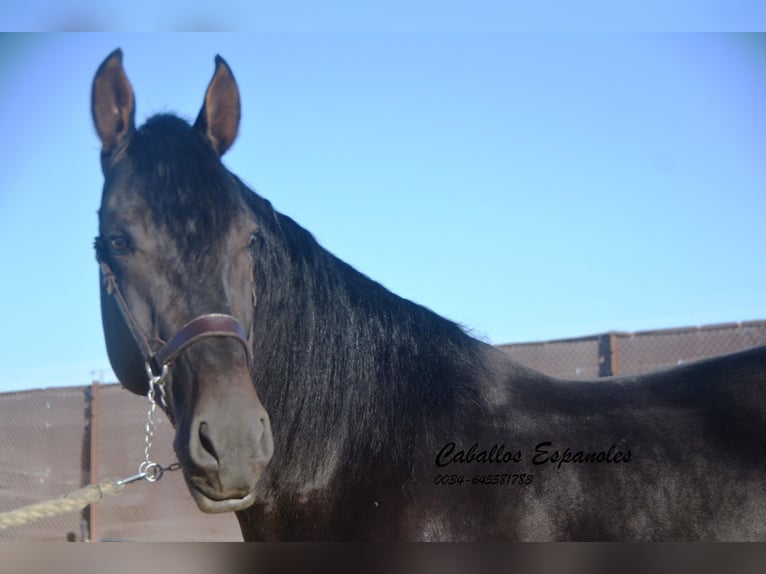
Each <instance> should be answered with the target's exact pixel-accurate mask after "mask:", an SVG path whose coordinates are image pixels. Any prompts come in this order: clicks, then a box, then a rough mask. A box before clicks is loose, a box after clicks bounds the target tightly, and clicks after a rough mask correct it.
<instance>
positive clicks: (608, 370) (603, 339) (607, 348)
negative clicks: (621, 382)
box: [598, 333, 619, 377]
mask: <svg viewBox="0 0 766 574" xmlns="http://www.w3.org/2000/svg"><path fill="white" fill-rule="evenodd" d="M618 372H619V369H618V366H617V333H604V334H603V335H599V336H598V376H599V377H613V376H615V375H617V373H618Z"/></svg>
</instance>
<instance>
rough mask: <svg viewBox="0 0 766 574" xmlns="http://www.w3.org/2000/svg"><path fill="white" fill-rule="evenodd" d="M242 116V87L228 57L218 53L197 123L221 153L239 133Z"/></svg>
mask: <svg viewBox="0 0 766 574" xmlns="http://www.w3.org/2000/svg"><path fill="white" fill-rule="evenodd" d="M239 117H240V106H239V89H238V88H237V82H236V81H234V74H232V73H231V69H230V68H229V65H228V64H227V63H226V61H225V60H224V59H223V58H221V56H216V57H215V73H214V74H213V79H212V80H210V85H208V87H207V92H206V93H205V101H204V103H203V104H202V109H201V110H200V112H199V115H198V116H197V121H195V122H194V127H195V128H196V129H198V130H200V131H201V132H202V133H203V134H204V135H205V137H207V139H208V140H209V141H210V143H211V144H212V146H213V148H214V149H215V151H217V152H218V155H223V154H224V153H225V152H226V150H227V149H229V148H230V147H231V144H233V143H234V139H235V138H236V137H237V130H238V129H239Z"/></svg>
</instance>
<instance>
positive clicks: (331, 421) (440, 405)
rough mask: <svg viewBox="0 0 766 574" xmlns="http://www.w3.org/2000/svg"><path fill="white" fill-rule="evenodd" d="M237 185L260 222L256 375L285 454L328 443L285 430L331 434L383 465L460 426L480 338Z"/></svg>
mask: <svg viewBox="0 0 766 574" xmlns="http://www.w3.org/2000/svg"><path fill="white" fill-rule="evenodd" d="M240 186H241V189H242V192H243V194H244V195H245V197H246V200H247V202H248V205H249V206H250V208H251V210H252V211H253V213H254V214H256V217H257V219H258V221H259V222H261V224H262V225H263V228H262V232H261V234H260V235H259V237H258V239H257V241H256V242H255V243H254V245H253V257H254V260H255V261H256V265H255V288H256V296H257V298H258V303H257V305H256V307H255V318H254V324H255V331H256V332H255V342H254V349H253V350H254V356H255V357H257V359H256V361H257V362H258V363H259V365H258V366H256V368H255V373H254V381H255V385H256V388H257V390H258V393H259V395H260V396H261V398H262V400H263V402H264V405H265V406H266V408H267V409H268V411H269V413H270V415H271V417H272V422H273V424H274V426H275V428H279V429H280V430H281V431H282V433H283V436H282V437H279V436H277V437H275V440H277V442H278V443H279V442H280V438H281V439H282V440H281V442H282V444H281V445H280V446H281V447H282V448H283V449H285V450H286V452H284V455H285V456H286V457H288V458H289V457H293V456H295V457H297V456H300V457H301V459H302V460H303V461H304V462H306V463H309V464H306V465H305V467H309V466H311V463H312V462H313V461H322V460H326V457H327V456H328V452H327V450H326V445H325V444H324V441H322V439H318V440H317V441H316V442H312V443H311V444H305V443H304V444H298V443H296V442H294V441H292V440H291V437H298V436H303V437H305V436H313V437H328V439H327V440H328V441H330V442H333V443H335V444H338V443H340V444H344V445H345V448H346V452H344V453H343V455H341V456H343V457H344V458H343V460H346V461H354V460H359V459H360V457H365V459H366V460H367V461H368V462H369V461H370V460H385V461H387V464H388V465H389V466H390V465H391V464H392V463H396V462H400V463H402V462H403V461H406V460H409V459H410V458H411V457H410V454H411V452H412V449H413V448H419V449H422V448H427V445H428V444H430V443H431V442H433V440H431V435H432V434H434V433H438V434H440V437H439V440H443V438H444V437H443V435H442V433H443V432H451V431H454V432H458V428H457V426H456V425H457V424H458V423H457V421H462V420H466V419H469V420H470V417H467V416H466V415H467V414H468V413H469V412H470V411H471V409H472V408H473V407H472V405H476V404H478V403H479V402H481V397H480V395H481V392H480V386H479V383H478V380H479V377H481V376H485V373H483V371H482V369H483V368H484V367H482V366H481V365H482V364H483V363H482V360H481V358H480V354H481V350H482V348H483V347H484V344H483V343H480V342H479V341H477V340H475V339H473V338H471V337H470V336H468V335H467V334H466V333H465V332H464V331H463V329H462V328H461V327H460V326H458V325H457V324H455V323H454V322H452V321H449V320H447V319H445V318H443V317H441V316H439V315H437V314H436V313H434V312H432V311H430V310H429V309H427V308H425V307H423V306H421V305H418V304H416V303H413V302H411V301H409V300H407V299H404V298H402V297H399V296H397V295H395V294H393V293H392V292H390V291H389V290H387V289H386V288H385V287H383V286H382V285H380V284H379V283H377V282H375V281H373V280H372V279H370V278H368V277H367V276H365V275H363V274H362V273H360V272H359V271H357V270H356V269H354V268H353V267H351V266H350V265H348V264H347V263H345V262H343V261H342V260H340V259H338V258H337V257H335V256H334V255H332V254H331V253H330V252H328V251H327V250H325V249H324V248H323V247H322V246H320V245H319V243H318V242H317V241H316V239H315V238H314V237H313V236H312V235H311V233H309V232H308V231H307V230H305V229H304V228H303V227H301V226H300V225H298V224H297V223H296V222H295V221H293V220H292V219H291V218H289V217H287V216H285V215H282V214H280V213H278V212H277V211H275V210H274V209H273V208H272V207H271V204H270V203H269V202H268V201H266V200H264V199H262V198H261V197H260V196H258V195H257V194H256V193H255V192H253V191H251V190H250V189H248V188H247V187H246V186H245V185H244V184H242V183H241V182H240ZM405 413H406V415H405ZM283 416H284V417H286V418H285V419H282V418H281V417H283ZM287 417H289V418H287ZM329 437H332V438H329ZM424 441H425V442H424ZM416 442H417V444H414V443H416ZM335 454H336V455H337V454H338V453H335ZM329 458H330V459H332V458H333V457H332V453H330V456H329ZM317 464H321V463H319V462H318V463H317ZM293 466H294V467H295V468H299V467H301V465H293ZM303 478H305V477H303Z"/></svg>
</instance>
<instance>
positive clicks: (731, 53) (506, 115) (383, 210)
mask: <svg viewBox="0 0 766 574" xmlns="http://www.w3.org/2000/svg"><path fill="white" fill-rule="evenodd" d="M443 17H445V18H446V16H443ZM451 23H452V24H453V26H451V27H450V26H447V25H445V26H441V27H437V28H438V30H439V31H433V30H407V29H404V30H399V31H395V32H392V31H386V30H377V31H367V32H365V33H363V31H362V29H361V28H359V29H357V31H349V30H351V29H354V26H347V27H345V28H344V29H342V30H336V31H332V30H327V29H325V30H324V31H311V27H310V26H309V25H308V23H306V25H305V26H296V27H293V28H292V29H291V30H282V31H272V32H262V33H260V34H242V35H232V34H222V35H217V34H204V35H200V34H174V35H170V34H157V35H152V34H141V35H131V34H90V35H76V34H54V35H44V36H21V37H19V36H0V126H2V135H3V137H2V138H0V158H2V169H0V264H1V265H2V267H1V268H2V269H3V272H2V277H3V278H2V281H0V305H1V306H2V316H3V323H2V325H3V328H2V329H0V392H1V391H8V390H14V389H22V388H34V387H41V386H42V387H49V386H59V385H75V384H87V383H88V382H89V381H90V380H91V378H93V377H94V376H96V377H99V376H101V374H100V372H101V371H103V377H104V379H106V380H108V381H110V380H114V379H113V375H112V374H111V371H110V370H109V364H108V360H107V358H106V352H105V349H104V344H103V338H102V332H101V323H100V316H99V302H98V269H97V266H96V263H95V259H94V256H93V251H92V240H93V237H94V236H95V234H96V229H97V220H96V210H97V208H98V205H99V200H100V193H101V185H102V180H101V173H100V168H99V162H98V154H99V142H98V140H97V138H96V136H95V133H94V131H93V128H92V123H91V118H90V110H89V97H90V83H91V80H92V76H93V73H94V72H95V70H96V68H97V66H98V65H99V63H100V62H101V61H102V59H103V58H104V57H105V56H106V55H107V54H108V53H109V52H110V51H111V50H112V49H114V48H116V47H118V46H119V47H121V48H122V49H123V51H124V64H125V68H126V70H127V73H128V76H129V78H130V80H131V82H132V84H133V87H134V89H135V92H136V98H137V106H138V110H137V119H138V121H139V122H143V120H144V119H145V118H146V117H148V116H149V115H151V114H152V113H154V112H158V111H176V112H178V113H179V114H180V115H182V116H184V117H186V118H188V119H193V118H194V117H195V116H196V114H197V112H198V110H199V107H200V105H201V102H202V96H203V93H204V89H205V87H206V85H207V82H208V81H209V79H210V76H211V75H212V72H213V57H214V56H215V54H217V53H219V54H221V55H222V56H223V57H224V58H226V60H227V61H228V62H229V64H230V66H231V67H232V69H233V71H234V74H235V76H236V78H237V81H238V83H239V85H240V91H241V95H242V100H243V120H242V125H241V128H240V135H239V139H238V141H237V142H236V143H235V145H234V147H233V148H232V149H231V150H230V152H228V153H227V154H226V156H225V158H224V159H225V163H226V164H227V165H228V167H229V168H230V169H231V170H232V171H233V172H235V173H237V174H238V175H239V176H240V177H241V178H242V179H243V180H244V181H245V182H247V183H248V184H249V185H250V186H251V187H254V188H255V189H256V190H258V191H259V192H260V193H261V194H262V195H263V196H265V197H267V198H268V199H270V200H271V201H272V202H273V203H274V205H275V207H276V208H277V209H278V210H280V211H282V212H284V213H286V214H288V215H290V216H291V217H293V218H294V219H296V220H297V221H298V222H299V223H301V224H302V225H303V226H305V227H306V228H307V229H309V230H311V231H312V232H313V233H314V234H315V236H316V237H317V239H318V240H319V241H320V242H321V243H322V244H323V245H324V246H326V247H327V248H328V249H330V250H331V251H332V252H334V253H335V254H336V255H338V256H339V257H341V258H343V259H345V260H346V261H348V262H349V263H351V264H353V265H354V266H356V267H357V268H358V269H359V270H361V271H362V272H364V273H366V274H367V275H369V276H370V277H372V278H374V279H376V280H378V281H380V282H381V283H383V284H384V285H386V286H387V287H388V288H390V289H391V290H393V291H394V292H396V293H398V294H400V295H403V296H405V297H407V298H410V299H413V300H415V301H417V302H419V303H422V304H424V305H426V306H428V307H430V308H431V309H433V310H434V311H436V312H438V313H440V314H443V315H445V316H447V317H449V318H451V319H453V320H456V321H458V322H460V323H461V324H463V325H465V326H466V328H467V329H469V330H470V331H471V332H473V333H474V334H475V335H476V336H478V337H480V338H482V339H485V340H487V341H490V342H492V343H506V342H521V341H529V340H541V339H553V338H561V337H572V336H579V335H588V334H593V333H598V332H604V331H608V330H612V329H614V330H625V331H635V330H642V329H651V328H663V327H675V326H686V325H701V324H710V323H717V322H728V321H744V320H752V319H764V318H766V309H764V293H766V260H765V258H764V255H763V249H764V247H763V246H764V245H766V225H764V216H765V214H766V193H764V192H765V190H766V37H764V36H762V35H746V34H732V35H716V34H628V35H626V34H619V33H598V34H589V35H585V34H566V33H545V34H528V33H527V34H511V33H508V32H501V31H499V30H497V29H494V28H493V27H492V26H488V28H487V30H485V31H484V32H481V33H480V32H478V31H471V30H470V29H468V30H461V29H460V26H459V25H457V23H456V22H455V21H451ZM395 28H396V26H391V29H395ZM404 28H406V27H404ZM466 28H470V27H466ZM274 29H275V30H276V29H278V27H275V28H274ZM316 29H317V30H319V29H323V27H322V26H321V25H317V26H316Z"/></svg>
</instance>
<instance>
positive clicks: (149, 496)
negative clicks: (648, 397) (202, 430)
mask: <svg viewBox="0 0 766 574" xmlns="http://www.w3.org/2000/svg"><path fill="white" fill-rule="evenodd" d="M761 344H766V321H752V322H748V323H736V324H726V325H714V326H709V327H701V328H687V329H669V330H661V331H644V332H639V333H606V334H602V335H594V336H591V337H581V338H577V339H564V340H554V341H545V342H537V343H520V344H511V345H501V346H500V348H501V349H503V350H504V351H505V352H507V353H508V354H509V355H510V356H511V357H513V358H514V359H516V360H517V361H519V362H521V363H525V364H527V365H528V366H530V367H533V368H535V369H537V370H539V371H542V372H544V373H547V374H549V375H553V376H557V377H563V378H569V379H590V378H596V377H599V376H608V375H630V374H636V373H641V372H648V371H653V370H657V369H662V368H666V367H671V366H674V365H678V364H683V363H687V362H690V361H695V360H698V359H702V358H706V357H710V356H714V355H720V354H725V353H730V352H734V351H737V350H740V349H744V348H747V347H752V346H756V345H761ZM146 410H147V402H146V398H144V397H139V396H136V395H132V394H131V393H129V392H128V391H126V390H124V389H123V388H122V387H120V386H119V385H95V384H94V385H93V386H84V387H69V388H55V389H44V390H34V391H24V392H16V393H6V394H2V395H0V512H4V511H9V510H15V509H17V508H19V507H21V506H25V505H28V504H33V503H36V502H41V501H46V500H49V499H52V498H56V497H59V496H61V495H64V494H67V493H69V492H72V491H74V490H77V489H78V488H80V487H81V486H83V485H85V484H89V483H95V482H97V481H99V480H101V479H104V478H108V477H119V478H124V477H127V476H130V475H133V474H135V473H136V471H137V468H138V464H139V463H140V462H141V461H142V460H143V452H144V451H143V449H144V428H145V427H144V425H145V423H146ZM156 420H157V421H158V423H157V426H156V429H155V438H154V444H153V447H152V453H151V457H152V460H155V461H157V462H159V463H161V464H162V465H167V464H170V463H171V462H173V461H175V454H174V453H173V447H172V443H173V429H172V427H171V425H170V423H169V422H168V421H167V419H166V418H165V416H164V414H162V413H159V412H158V413H157V417H156ZM65 540H71V541H79V540H158V541H170V540H175V541H225V540H241V534H240V531H239V526H238V523H237V520H236V518H235V516H234V515H233V514H230V513H229V514H204V513H202V512H200V511H199V510H198V509H197V505H196V504H195V503H194V501H193V500H192V498H191V495H190V494H189V492H188V490H187V488H186V484H185V483H184V480H183V477H182V475H181V473H180V472H166V473H165V475H164V476H163V478H162V479H161V480H160V481H159V482H157V483H154V484H150V483H147V482H143V481H142V482H138V483H135V484H130V485H127V486H126V487H125V490H124V491H123V492H122V493H121V494H120V495H119V496H116V497H113V498H107V499H104V500H102V501H101V502H99V503H98V504H94V505H92V506H91V507H89V508H88V509H86V510H85V511H83V512H81V513H78V512H72V513H69V514H65V515H60V516H56V517H50V518H45V519H42V520H39V521H37V522H33V523H29V524H25V525H22V526H18V527H13V528H9V529H6V530H0V541H65Z"/></svg>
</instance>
